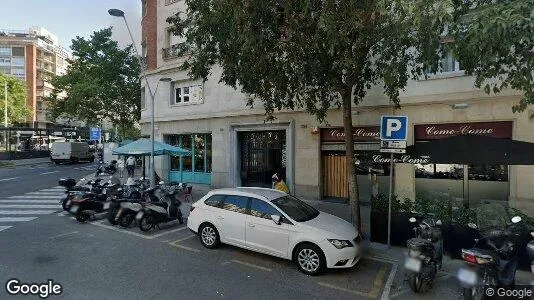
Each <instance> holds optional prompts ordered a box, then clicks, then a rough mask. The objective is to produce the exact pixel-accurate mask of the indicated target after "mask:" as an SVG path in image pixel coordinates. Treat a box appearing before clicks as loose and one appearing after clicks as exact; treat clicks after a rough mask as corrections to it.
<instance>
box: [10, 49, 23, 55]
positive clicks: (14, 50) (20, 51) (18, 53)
mask: <svg viewBox="0 0 534 300" xmlns="http://www.w3.org/2000/svg"><path fill="white" fill-rule="evenodd" d="M12 51H13V56H22V57H24V47H13V49H12Z"/></svg>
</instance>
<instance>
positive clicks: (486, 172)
mask: <svg viewBox="0 0 534 300" xmlns="http://www.w3.org/2000/svg"><path fill="white" fill-rule="evenodd" d="M468 170H469V172H468V174H469V175H468V176H469V180H478V181H503V182H506V181H508V166H506V165H470V166H469V169H468Z"/></svg>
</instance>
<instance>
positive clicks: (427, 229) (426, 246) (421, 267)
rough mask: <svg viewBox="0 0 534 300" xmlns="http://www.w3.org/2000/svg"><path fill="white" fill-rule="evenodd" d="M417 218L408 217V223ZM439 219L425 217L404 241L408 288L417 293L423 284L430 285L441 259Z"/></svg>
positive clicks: (441, 242) (441, 245)
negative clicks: (412, 236) (406, 252)
mask: <svg viewBox="0 0 534 300" xmlns="http://www.w3.org/2000/svg"><path fill="white" fill-rule="evenodd" d="M416 222H417V219H416V218H414V217H411V218H410V223H416ZM439 226H441V220H438V221H434V219H432V218H426V219H424V220H423V221H421V222H420V223H419V224H418V225H417V226H415V227H414V232H415V237H414V238H411V239H409V240H408V241H406V245H407V247H408V256H407V257H406V261H405V263H404V267H405V269H406V271H407V275H408V282H409V283H410V288H411V289H412V291H414V292H415V293H419V292H420V291H421V290H422V288H423V285H426V286H427V287H431V286H432V282H433V281H434V278H435V277H436V273H437V271H438V269H441V265H442V261H443V238H442V233H441V228H439Z"/></svg>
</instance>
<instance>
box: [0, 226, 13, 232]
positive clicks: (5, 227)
mask: <svg viewBox="0 0 534 300" xmlns="http://www.w3.org/2000/svg"><path fill="white" fill-rule="evenodd" d="M11 227H13V226H0V231H2V230H6V229H8V228H11Z"/></svg>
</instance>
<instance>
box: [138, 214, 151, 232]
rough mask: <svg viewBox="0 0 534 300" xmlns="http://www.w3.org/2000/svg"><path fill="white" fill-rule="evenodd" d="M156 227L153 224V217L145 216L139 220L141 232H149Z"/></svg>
mask: <svg viewBox="0 0 534 300" xmlns="http://www.w3.org/2000/svg"><path fill="white" fill-rule="evenodd" d="M152 227H154V224H152V216H150V215H147V214H145V215H144V216H143V217H142V218H141V220H139V229H140V230H141V231H144V232H146V231H149V230H150V229H152Z"/></svg>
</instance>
